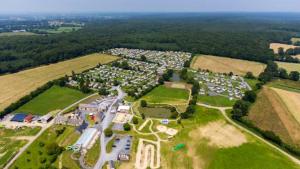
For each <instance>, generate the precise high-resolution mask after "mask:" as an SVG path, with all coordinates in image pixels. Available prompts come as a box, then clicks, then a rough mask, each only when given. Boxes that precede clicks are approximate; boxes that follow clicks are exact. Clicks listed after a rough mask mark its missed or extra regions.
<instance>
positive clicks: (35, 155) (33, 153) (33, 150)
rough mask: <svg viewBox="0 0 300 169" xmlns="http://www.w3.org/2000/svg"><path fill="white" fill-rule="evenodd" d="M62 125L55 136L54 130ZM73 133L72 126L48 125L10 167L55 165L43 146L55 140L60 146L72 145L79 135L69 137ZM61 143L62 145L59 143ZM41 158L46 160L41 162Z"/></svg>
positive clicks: (25, 168)
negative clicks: (61, 131)
mask: <svg viewBox="0 0 300 169" xmlns="http://www.w3.org/2000/svg"><path fill="white" fill-rule="evenodd" d="M63 127H65V130H64V132H63V133H62V134H61V135H59V136H57V134H56V130H60V129H62V128H63ZM73 133H75V128H74V127H70V126H62V125H55V126H52V127H50V128H49V129H47V130H46V131H45V132H44V133H43V134H42V135H41V136H40V137H39V138H38V139H37V140H35V141H34V142H33V143H32V144H31V145H30V146H29V148H28V149H27V150H26V151H25V152H24V153H23V154H21V156H20V157H19V158H18V159H17V160H16V161H15V163H14V164H13V165H12V166H11V167H10V168H11V169H15V168H16V167H18V168H19V169H28V168H32V169H35V168H40V167H45V166H46V165H54V166H55V165H57V162H56V163H51V162H50V159H51V157H52V156H49V155H48V154H47V151H46V148H45V147H47V145H49V144H50V143H54V142H56V143H57V144H59V145H60V146H67V145H72V144H74V143H75V141H76V140H77V139H78V137H79V135H78V137H70V136H71V135H72V134H73ZM70 138H71V139H70ZM66 140H67V141H66ZM41 143H43V144H44V145H41ZM62 143H63V145H61V144H62ZM65 152H67V151H65ZM65 152H64V153H65ZM64 153H63V155H64ZM65 158H66V157H65ZM42 159H46V161H45V162H44V163H43V162H42ZM57 160H58V159H56V161H57ZM62 161H63V162H62V164H63V166H64V160H62ZM67 163H69V161H67ZM24 164H26V165H24Z"/></svg>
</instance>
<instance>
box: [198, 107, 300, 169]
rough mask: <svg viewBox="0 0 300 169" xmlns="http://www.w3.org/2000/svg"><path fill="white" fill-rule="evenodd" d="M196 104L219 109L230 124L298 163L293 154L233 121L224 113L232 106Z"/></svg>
mask: <svg viewBox="0 0 300 169" xmlns="http://www.w3.org/2000/svg"><path fill="white" fill-rule="evenodd" d="M197 105H199V106H204V107H207V108H212V109H218V110H220V111H221V113H222V115H223V116H224V117H225V119H226V120H227V121H228V122H229V123H231V124H232V125H234V126H235V127H237V128H239V129H240V130H242V131H244V132H246V133H248V134H250V135H252V136H254V137H255V138H257V139H259V140H260V141H262V142H264V143H266V144H267V145H269V146H270V147H272V148H273V149H275V150H277V151H279V152H280V153H282V154H283V155H285V156H286V157H288V158H289V159H291V160H292V161H294V162H295V163H296V164H298V165H300V160H298V159H297V158H295V157H294V156H292V155H290V154H289V153H287V152H285V151H284V150H282V149H280V148H279V147H277V146H275V145H274V144H272V143H270V142H269V141H267V140H265V139H264V138H262V137H260V136H258V135H257V134H255V133H254V132H252V131H250V130H248V129H247V128H244V127H242V126H240V125H239V124H237V123H236V122H235V121H233V120H232V119H231V118H230V117H228V116H227V114H226V110H227V109H232V107H215V106H210V105H206V104H201V103H197Z"/></svg>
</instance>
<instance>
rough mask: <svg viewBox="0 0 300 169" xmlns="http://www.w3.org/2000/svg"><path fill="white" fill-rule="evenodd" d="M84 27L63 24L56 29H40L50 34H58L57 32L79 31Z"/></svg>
mask: <svg viewBox="0 0 300 169" xmlns="http://www.w3.org/2000/svg"><path fill="white" fill-rule="evenodd" d="M80 29H82V27H78V26H71V27H67V26H62V27H59V28H56V29H39V31H41V32H47V33H49V34H56V33H69V32H73V31H78V30H80Z"/></svg>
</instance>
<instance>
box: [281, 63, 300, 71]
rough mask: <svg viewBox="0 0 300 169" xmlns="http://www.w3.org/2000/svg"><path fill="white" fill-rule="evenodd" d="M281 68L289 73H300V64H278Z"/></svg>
mask: <svg viewBox="0 0 300 169" xmlns="http://www.w3.org/2000/svg"><path fill="white" fill-rule="evenodd" d="M276 63H277V64H278V66H279V67H281V68H284V69H286V70H287V71H288V72H291V71H298V72H300V63H287V62H276Z"/></svg>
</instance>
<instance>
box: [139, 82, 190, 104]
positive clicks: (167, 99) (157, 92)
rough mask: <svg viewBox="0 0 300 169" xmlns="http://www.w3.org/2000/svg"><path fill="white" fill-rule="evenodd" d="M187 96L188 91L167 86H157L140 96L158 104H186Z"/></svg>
mask: <svg viewBox="0 0 300 169" xmlns="http://www.w3.org/2000/svg"><path fill="white" fill-rule="evenodd" d="M188 98H189V92H188V91H187V90H185V89H176V88H168V87H166V86H158V87H157V88H155V89H153V90H152V91H151V92H150V93H148V94H147V95H145V96H144V97H142V99H144V100H146V101H148V102H149V103H155V104H157V103H159V104H172V105H176V104H186V103H187V101H188Z"/></svg>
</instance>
